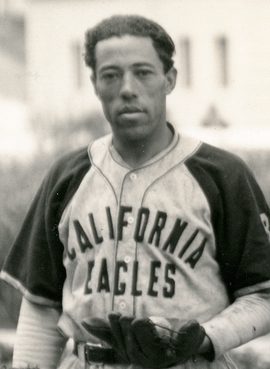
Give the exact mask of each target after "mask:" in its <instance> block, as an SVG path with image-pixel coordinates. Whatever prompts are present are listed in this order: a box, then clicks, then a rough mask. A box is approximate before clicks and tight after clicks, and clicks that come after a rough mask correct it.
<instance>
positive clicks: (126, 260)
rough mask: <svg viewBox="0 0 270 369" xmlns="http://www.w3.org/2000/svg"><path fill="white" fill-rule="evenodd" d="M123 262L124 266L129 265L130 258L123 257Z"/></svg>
mask: <svg viewBox="0 0 270 369" xmlns="http://www.w3.org/2000/svg"><path fill="white" fill-rule="evenodd" d="M124 262H125V263H126V264H128V263H130V257H129V256H125V257H124Z"/></svg>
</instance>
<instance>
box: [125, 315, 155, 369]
mask: <svg viewBox="0 0 270 369" xmlns="http://www.w3.org/2000/svg"><path fill="white" fill-rule="evenodd" d="M134 321H136V319H134V317H131V316H122V317H121V319H120V325H121V328H122V332H123V335H124V338H125V345H126V353H127V355H128V357H129V359H130V361H131V362H132V363H134V364H137V365H141V366H146V367H149V368H150V367H151V363H150V362H149V360H148V359H147V358H146V356H145V355H144V354H143V351H142V342H140V341H138V340H137V337H136V334H135V332H134V329H133V328H134V327H133V323H134Z"/></svg>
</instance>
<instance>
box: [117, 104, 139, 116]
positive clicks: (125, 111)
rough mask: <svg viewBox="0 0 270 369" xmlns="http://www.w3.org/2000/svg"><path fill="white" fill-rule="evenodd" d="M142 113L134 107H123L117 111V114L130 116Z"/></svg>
mask: <svg viewBox="0 0 270 369" xmlns="http://www.w3.org/2000/svg"><path fill="white" fill-rule="evenodd" d="M142 112H143V111H142V110H141V109H139V108H136V107H135V106H124V107H123V108H122V109H120V110H119V114H120V115H121V114H132V113H142Z"/></svg>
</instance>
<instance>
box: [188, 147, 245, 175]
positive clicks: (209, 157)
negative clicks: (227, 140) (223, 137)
mask: <svg viewBox="0 0 270 369" xmlns="http://www.w3.org/2000/svg"><path fill="white" fill-rule="evenodd" d="M187 162H188V163H196V162H198V163H200V164H201V165H204V166H205V167H212V168H214V167H217V168H220V169H222V170H226V169H229V168H230V169H231V167H232V165H233V166H236V167H241V168H245V169H247V165H246V164H245V163H244V161H243V160H242V159H241V158H240V157H239V156H237V155H235V154H233V153H231V152H229V151H227V150H224V149H220V148H218V147H215V146H212V145H210V144H207V143H205V142H201V144H200V146H199V147H198V149H197V150H196V152H194V153H193V155H192V156H190V158H189V159H188V160H187Z"/></svg>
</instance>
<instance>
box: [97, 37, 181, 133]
mask: <svg viewBox="0 0 270 369" xmlns="http://www.w3.org/2000/svg"><path fill="white" fill-rule="evenodd" d="M95 52H96V69H95V71H96V78H95V79H93V80H92V81H93V84H94V87H95V91H96V94H97V96H98V97H99V99H100V100H101V103H102V107H103V111H104V114H105V117H106V119H107V120H108V121H109V123H110V124H111V127H112V131H113V134H114V137H115V138H117V139H119V140H126V139H128V140H138V139H143V138H148V137H151V136H155V135H156V134H158V132H164V126H166V95H168V94H169V93H170V92H171V91H172V90H173V88H174V85H175V80H176V71H175V69H173V68H172V69H171V70H170V71H169V72H168V73H166V74H165V73H164V70H163V64H162V62H161V60H160V59H159V56H158V54H157V52H156V50H155V49H154V47H153V44H152V40H151V38H150V37H137V36H130V35H124V36H122V37H111V38H109V39H106V40H102V41H99V42H98V43H97V45H96V50H95Z"/></svg>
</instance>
